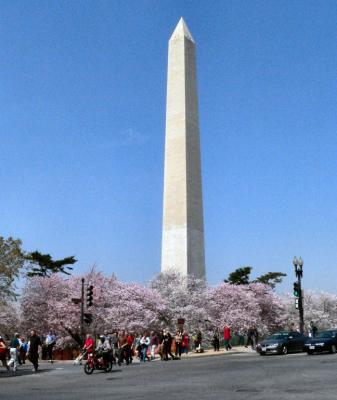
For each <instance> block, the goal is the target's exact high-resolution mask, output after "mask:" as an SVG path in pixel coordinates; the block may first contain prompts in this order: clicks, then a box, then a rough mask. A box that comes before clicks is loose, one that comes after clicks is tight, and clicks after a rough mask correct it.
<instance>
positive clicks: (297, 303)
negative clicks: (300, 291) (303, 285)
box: [295, 298, 300, 310]
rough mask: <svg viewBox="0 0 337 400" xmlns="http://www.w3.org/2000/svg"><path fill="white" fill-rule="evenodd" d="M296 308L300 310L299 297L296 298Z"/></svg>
mask: <svg viewBox="0 0 337 400" xmlns="http://www.w3.org/2000/svg"><path fill="white" fill-rule="evenodd" d="M295 308H296V310H298V309H299V308H300V306H299V299H298V298H296V299H295Z"/></svg>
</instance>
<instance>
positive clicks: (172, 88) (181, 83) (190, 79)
mask: <svg viewBox="0 0 337 400" xmlns="http://www.w3.org/2000/svg"><path fill="white" fill-rule="evenodd" d="M168 270H175V271H177V272H180V273H181V274H183V275H194V276H195V277H196V278H204V277H205V250H204V222H203V206H202V189H201V167H200V139H199V117H198V95H197V79H196V56H195V42H194V40H193V37H192V35H191V33H190V32H189V30H188V28H187V26H186V24H185V21H184V20H183V19H182V18H181V19H180V21H179V23H178V25H177V26H176V28H175V30H174V32H173V34H172V36H171V38H170V40H169V51H168V77H167V105H166V137H165V168H164V212H163V237H162V261H161V271H162V272H165V271H168Z"/></svg>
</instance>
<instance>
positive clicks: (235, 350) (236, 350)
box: [40, 346, 256, 365]
mask: <svg viewBox="0 0 337 400" xmlns="http://www.w3.org/2000/svg"><path fill="white" fill-rule="evenodd" d="M230 354H256V351H254V350H252V349H250V348H246V347H244V346H235V347H232V348H231V350H228V351H226V350H224V349H220V351H214V350H212V349H205V350H204V352H203V353H196V352H195V351H191V352H189V353H188V354H183V355H182V356H181V359H182V360H185V359H188V358H196V357H217V356H227V355H230ZM153 361H154V362H156V361H160V357H159V355H157V356H156V359H155V360H152V361H151V362H153ZM60 363H61V364H73V363H74V360H55V361H54V365H55V364H60ZM133 363H135V364H138V363H140V361H139V360H138V359H137V358H136V357H134V358H133ZM40 364H49V365H53V364H50V363H49V362H48V361H43V360H40Z"/></svg>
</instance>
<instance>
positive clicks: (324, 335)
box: [316, 331, 336, 338]
mask: <svg viewBox="0 0 337 400" xmlns="http://www.w3.org/2000/svg"><path fill="white" fill-rule="evenodd" d="M316 337H319V338H334V337H336V332H331V331H330V332H329V331H326V332H320V333H319V334H318V335H317V336H316Z"/></svg>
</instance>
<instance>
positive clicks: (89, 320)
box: [83, 313, 92, 325]
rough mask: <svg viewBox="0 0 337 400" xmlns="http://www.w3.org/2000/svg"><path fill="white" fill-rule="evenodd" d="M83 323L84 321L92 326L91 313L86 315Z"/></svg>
mask: <svg viewBox="0 0 337 400" xmlns="http://www.w3.org/2000/svg"><path fill="white" fill-rule="evenodd" d="M83 321H84V322H85V323H86V324H87V325H90V324H91V323H92V314H90V313H84V318H83Z"/></svg>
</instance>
